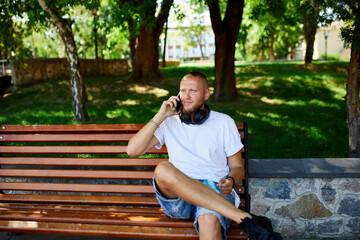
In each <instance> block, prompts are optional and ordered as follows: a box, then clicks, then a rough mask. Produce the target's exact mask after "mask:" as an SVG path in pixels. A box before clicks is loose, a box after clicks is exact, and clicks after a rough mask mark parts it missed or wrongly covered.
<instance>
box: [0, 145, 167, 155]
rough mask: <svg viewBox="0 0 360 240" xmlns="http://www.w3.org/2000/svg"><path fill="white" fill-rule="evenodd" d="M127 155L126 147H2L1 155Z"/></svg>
mask: <svg viewBox="0 0 360 240" xmlns="http://www.w3.org/2000/svg"><path fill="white" fill-rule="evenodd" d="M2 153H16V154H42V153H43V154H125V153H126V146H1V147H0V154H2ZM148 153H150V154H167V149H166V147H165V146H163V147H162V148H161V149H156V148H153V149H151V150H150V151H149V152H148Z"/></svg>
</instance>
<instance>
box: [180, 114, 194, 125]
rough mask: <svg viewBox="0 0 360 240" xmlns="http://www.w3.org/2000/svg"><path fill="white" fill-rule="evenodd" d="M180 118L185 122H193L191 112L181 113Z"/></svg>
mask: <svg viewBox="0 0 360 240" xmlns="http://www.w3.org/2000/svg"><path fill="white" fill-rule="evenodd" d="M179 117H180V120H181V121H182V122H183V123H185V124H191V117H190V115H189V114H184V113H182V112H180V113H179Z"/></svg>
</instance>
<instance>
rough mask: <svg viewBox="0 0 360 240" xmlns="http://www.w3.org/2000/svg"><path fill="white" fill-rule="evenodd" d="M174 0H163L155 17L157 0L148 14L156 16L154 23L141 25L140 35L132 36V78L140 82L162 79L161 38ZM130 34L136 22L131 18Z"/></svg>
mask: <svg viewBox="0 0 360 240" xmlns="http://www.w3.org/2000/svg"><path fill="white" fill-rule="evenodd" d="M173 2H174V0H163V1H162V3H161V7H160V10H159V13H158V17H155V12H156V1H155V3H154V4H153V5H152V6H151V7H150V8H149V10H148V11H147V14H148V16H151V17H153V18H154V23H155V24H154V25H153V26H152V27H149V25H147V26H145V25H143V26H141V27H140V30H139V32H140V33H139V35H138V36H136V37H130V41H129V44H130V50H131V63H132V68H133V71H132V75H131V76H130V80H131V81H134V82H140V83H149V82H154V81H157V80H159V79H161V74H160V71H159V49H158V48H159V38H160V34H161V32H162V29H163V27H164V24H165V22H166V20H167V18H168V16H169V11H170V8H171V6H172V4H173ZM128 23H129V30H130V36H132V35H133V34H132V33H133V32H134V31H133V30H134V28H133V27H134V22H133V19H132V18H131V17H130V18H129V21H128Z"/></svg>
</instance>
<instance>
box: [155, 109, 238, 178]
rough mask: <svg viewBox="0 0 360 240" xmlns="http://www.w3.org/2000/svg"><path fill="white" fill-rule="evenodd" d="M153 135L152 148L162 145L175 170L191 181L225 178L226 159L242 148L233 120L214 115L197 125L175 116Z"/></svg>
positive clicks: (226, 172)
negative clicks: (191, 179) (153, 144)
mask: <svg viewBox="0 0 360 240" xmlns="http://www.w3.org/2000/svg"><path fill="white" fill-rule="evenodd" d="M154 135H155V137H156V138H157V139H158V141H159V144H158V145H156V148H161V146H162V145H164V144H165V145H166V147H167V150H168V153H169V161H170V162H171V163H172V164H173V165H174V166H175V167H176V168H177V169H179V170H180V171H181V172H183V173H184V174H186V175H187V176H189V177H191V178H194V179H201V180H203V179H208V180H212V181H214V182H219V180H220V179H221V178H223V177H225V176H227V175H228V174H229V171H230V170H229V166H228V163H227V157H229V156H232V155H234V154H235V153H237V152H238V151H240V150H241V149H242V148H243V144H242V143H241V138H240V134H239V132H238V129H237V127H236V125H235V122H234V120H233V119H232V118H231V117H229V116H228V115H226V114H223V113H219V112H215V111H210V116H209V118H208V119H207V120H206V121H205V122H204V123H203V124H201V125H195V124H185V123H182V122H181V120H180V118H179V116H177V115H175V116H172V117H169V118H167V119H165V121H164V122H162V123H161V124H160V127H159V128H158V129H157V130H156V131H155V133H154Z"/></svg>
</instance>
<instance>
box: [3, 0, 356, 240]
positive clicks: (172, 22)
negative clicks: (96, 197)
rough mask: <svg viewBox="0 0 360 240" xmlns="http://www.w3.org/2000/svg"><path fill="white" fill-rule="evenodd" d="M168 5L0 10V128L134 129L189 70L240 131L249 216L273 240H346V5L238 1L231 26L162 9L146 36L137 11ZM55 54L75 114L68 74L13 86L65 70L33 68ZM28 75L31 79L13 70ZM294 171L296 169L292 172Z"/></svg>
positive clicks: (350, 171) (352, 8)
mask: <svg viewBox="0 0 360 240" xmlns="http://www.w3.org/2000/svg"><path fill="white" fill-rule="evenodd" d="M170 2H171V3H172V1H170V0H164V1H151V0H143V1H120V0H119V1H117V0H114V1H110V0H104V1H80V0H79V1H75V0H74V1H72V0H71V1H57V2H56V3H54V2H50V1H43V0H38V1H25V2H24V1H5V2H2V3H0V4H2V5H1V6H2V8H1V10H2V12H0V13H1V15H0V16H1V18H0V19H1V21H2V22H1V24H0V31H1V38H0V40H1V42H0V43H1V45H0V46H1V49H0V54H1V57H0V58H1V59H4V60H5V61H6V65H7V66H5V63H4V69H5V70H4V72H6V73H9V74H12V85H11V86H10V87H9V88H7V89H6V90H5V92H4V94H3V95H2V97H1V99H0V124H26V125H27V124H82V123H85V124H88V123H90V124H110V123H147V122H148V121H149V120H150V119H151V118H152V117H153V116H154V114H156V112H157V111H158V109H159V107H160V105H161V103H162V101H164V100H166V99H168V98H169V97H170V96H172V95H176V94H177V93H178V90H179V82H180V80H181V78H182V76H183V75H185V74H186V73H188V72H190V71H201V72H203V73H204V74H205V75H206V76H207V77H208V79H209V83H210V86H211V91H212V93H213V96H214V97H213V98H212V99H211V100H210V102H209V105H210V107H211V109H213V110H215V111H220V112H224V113H226V114H228V115H230V116H231V117H232V118H233V119H234V120H235V121H236V122H240V121H246V122H247V123H248V126H249V159H250V164H253V165H252V166H255V165H256V164H257V167H256V166H255V167H253V168H251V169H250V184H249V186H250V194H251V197H252V208H251V210H252V212H253V213H255V214H259V215H266V216H268V217H269V218H270V219H271V221H272V223H273V225H274V228H275V229H276V230H277V231H279V232H281V233H282V234H283V236H285V237H286V238H287V239H294V238H295V239H312V238H338V239H356V238H359V232H360V218H359V217H360V212H359V210H358V209H360V208H357V207H356V206H360V200H359V194H360V187H359V186H360V182H359V178H358V177H359V174H358V173H359V172H358V171H357V170H358V167H352V166H360V165H359V164H358V162H359V161H358V160H359V159H354V158H351V159H350V158H347V157H349V139H351V138H349V126H348V125H347V120H348V118H347V117H348V115H349V113H350V114H351V111H349V110H348V109H347V102H346V100H347V99H350V96H349V95H348V91H347V90H348V89H350V90H355V97H351V98H353V99H355V103H357V104H355V111H356V109H358V102H356V100H358V99H359V93H358V89H357V88H356V86H354V85H351V83H352V82H356V81H357V79H358V72H359V68H358V65H356V64H355V65H352V63H353V64H354V63H356V62H357V63H359V60H358V59H359V50H358V48H359V45H358V42H359V39H358V38H351V36H353V35H352V31H355V30H357V29H359V28H358V27H356V26H358V25H359V17H358V16H357V15H358V14H359V12H360V11H359V4H358V3H357V1H355V0H354V1H352V0H351V1H350V0H349V1H332V0H324V1H310V0H289V1H271V0H256V1H245V3H244V8H243V12H241V14H239V13H240V12H238V14H234V15H232V16H230V15H228V14H227V13H228V12H231V9H228V11H225V9H226V4H230V3H231V4H235V3H236V4H239V2H242V1H232V0H229V1H205V2H203V1H175V2H174V4H172V6H171V14H170V16H169V17H168V18H167V20H166V21H165V20H164V19H163V21H162V26H161V27H160V28H158V25H157V24H155V22H156V20H158V19H160V18H158V17H159V16H161V14H160V15H159V16H158V17H153V16H150V15H149V12H151V13H153V15H154V16H155V12H160V10H161V9H162V8H160V3H170ZM45 3H47V4H49V6H50V8H48V9H47V11H44V10H42V9H41V8H40V6H39V4H42V6H41V7H42V8H44V6H45V9H46V5H44V4H45ZM139 3H141V4H139ZM212 3H215V5H218V6H219V8H220V10H221V11H219V12H217V13H218V14H219V15H217V17H218V18H221V19H224V20H223V21H221V22H217V24H214V23H213V21H212V20H211V17H210V22H211V23H210V22H209V8H208V7H209V6H210V12H211V9H212V10H213V11H214V5H212ZM49 6H48V7H49ZM154 6H155V7H156V8H154ZM148 7H150V9H151V11H148V10H147V9H148ZM215 10H216V8H215ZM237 10H239V9H237ZM215 12H216V11H215ZM48 13H52V14H53V15H54V16H56V13H58V15H57V16H58V17H59V18H58V20H61V21H60V22H62V23H63V26H60V27H59V26H57V27H55V25H53V23H55V22H56V21H55V22H54V21H51V19H50V17H49V16H50V15H49V14H48ZM356 14H357V15H356ZM211 15H213V14H210V16H211ZM239 18H240V19H239ZM229 19H230V20H229ZM354 19H355V20H354ZM225 20H228V22H226V21H225ZM239 20H240V22H239ZM235 22H237V23H238V24H239V29H240V30H239V31H238V32H236V31H230V33H234V32H236V35H237V36H236V38H231V37H226V38H225V41H223V44H219V43H218V42H216V41H215V39H216V38H217V37H219V36H218V35H219V34H218V33H219V31H215V29H214V27H215V28H217V29H219V28H222V27H224V26H225V27H224V28H225V29H226V28H230V29H232V27H233V26H234V25H236V24H234V23H235ZM135 23H139V24H140V25H136V24H135ZM226 23H228V25H226ZM240 23H241V25H240ZM55 24H56V23H55ZM135 25H136V26H137V27H135V28H131V27H134V26H135ZM219 26H222V27H219ZM69 27H70V28H69ZM151 29H159V31H158V32H156V34H155V35H156V36H157V38H154V39H152V41H148V42H146V41H143V40H144V39H147V38H146V37H144V38H141V37H139V36H142V35H141V34H142V33H144V32H147V31H148V32H149V31H150V30H151ZM314 29H315V30H314ZM212 30H214V31H212ZM235 30H236V28H235ZM64 31H65V32H66V33H67V34H68V35H67V36H65V37H64V36H63V34H64ZM150 32H151V31H150ZM220 32H221V31H220ZM237 33H238V34H237ZM355 33H357V32H356V31H355ZM230 35H231V34H230ZM69 36H70V37H69ZM71 36H73V40H74V41H73V44H70V43H69V42H71V41H69V39H70V40H71ZM355 36H358V35H356V34H355ZM64 39H65V40H66V39H67V41H64ZM136 42H137V43H138V46H140V45H141V46H142V48H140V50H139V51H136V50H134V49H133V48H132V47H135V46H136V44H135V43H136ZM144 42H145V44H143V43H144ZM154 43H155V44H154ZM228 46H229V47H233V48H232V50H234V53H233V56H231V54H230V55H227V54H220V55H223V56H222V57H223V58H222V59H221V58H218V57H219V56H217V52H219V51H220V50H223V47H228ZM74 49H75V50H76V51H74ZM154 49H155V51H154ZM71 50H72V51H71ZM230 52H231V51H230ZM150 53H152V55H151V54H150ZM149 54H150V55H149ZM356 54H357V55H356ZM69 56H70V57H69ZM154 56H155V57H154ZM224 56H227V57H226V58H228V59H230V60H229V61H228V62H226V61H225V60H226V58H225V60H224ZM350 56H351V58H350ZM353 56H355V57H356V56H357V60H356V58H355V57H354V58H353ZM65 57H67V61H68V62H69V65H70V72H73V71H78V72H77V73H79V74H75V75H80V76H81V78H80V79H78V80H79V82H80V83H81V82H82V84H83V86H84V89H86V91H85V92H86V94H85V95H86V98H84V99H86V101H84V104H83V106H86V111H84V113H85V114H86V115H87V116H86V117H85V118H82V117H78V115H77V113H75V111H74V108H73V107H74V105H75V104H74V102H75V101H74V97H73V96H72V94H71V92H72V91H74V89H75V87H74V81H73V78H74V77H72V76H68V77H62V78H55V77H44V78H42V79H41V78H40V80H39V81H33V82H32V83H31V84H30V83H29V84H17V83H19V82H16V78H18V76H24V78H26V79H30V80H31V81H32V80H34V79H35V78H36V76H49V75H46V74H45V73H49V72H50V73H52V74H53V71H52V70H54V69H57V70H59V69H60V70H61V71H62V72H67V71H66V70H62V68H61V67H60V64H59V65H57V66H56V65H55V67H53V68H52V69H51V68H50V70H49V69H46V68H43V66H45V64H46V63H50V62H56V61H59V62H61V61H62V62H64V61H65V59H64V58H65ZM220 57H221V56H220ZM90 59H92V60H90ZM124 59H125V62H124V61H123V60H124ZM141 59H145V61H144V62H142V63H143V64H144V65H146V64H148V63H149V62H150V63H151V64H150V68H148V69H147V70H149V69H150V70H151V71H150V72H151V74H148V75H147V76H146V71H144V69H141V68H140V69H139V66H140V65H141V64H138V63H139V61H140V62H141ZM219 59H220V60H219ZM354 59H355V60H354ZM5 61H4V62H5ZM85 61H87V62H92V64H90V66H92V67H90V70H91V71H88V69H86V67H84V65H83V71H84V72H92V73H93V75H92V76H91V75H86V74H85V73H84V75H83V76H82V74H83V72H81V71H80V70H79V69H77V64H73V63H75V62H80V63H81V62H85ZM110 61H122V62H124V66H125V68H126V69H127V70H126V73H124V74H123V75H122V76H106V77H105V76H96V77H95V75H96V74H97V73H98V72H99V71H100V65H101V64H102V63H104V62H110ZM39 63H40V65H36V64H39ZM94 63H95V67H94ZM100 63H101V64H100ZM164 63H165V65H163V64H164ZM224 63H225V64H224ZM8 64H9V65H8ZM96 64H97V65H96ZM232 64H233V68H230V71H228V72H227V73H229V72H231V73H232V74H233V76H232V75H231V74H230V75H228V76H230V77H228V78H226V77H224V76H226V74H223V75H222V76H221V74H220V77H219V74H218V68H219V65H221V66H222V67H223V68H226V67H227V66H229V65H232ZM352 66H355V71H353V72H355V74H353V75H351V73H352V72H351V71H350V70H351V69H354V67H352ZM31 69H35V70H37V71H34V72H33V73H31V72H28V71H27V70H31ZM43 69H45V70H43ZM74 69H75V70H74ZM16 72H18V73H19V75H16ZM224 72H226V71H224ZM20 73H23V74H22V75H21V74H20ZM138 73H141V74H138ZM15 75H16V76H15ZM73 75H74V74H73ZM353 76H356V77H355V78H353ZM19 79H20V78H18V79H17V80H19ZM69 79H70V81H69ZM232 79H233V80H234V82H233V83H231V84H230V85H232V84H233V85H232V86H230V87H229V88H228V90H229V91H228V92H227V91H226V88H225V94H224V93H223V95H222V96H220V97H218V95H217V93H218V92H221V91H222V90H224V89H220V90H219V85H217V83H218V82H219V81H220V82H224V83H225V84H223V85H226V86H229V84H228V81H229V80H232ZM354 79H355V80H356V81H354ZM31 81H30V82H31ZM349 84H350V85H349ZM220 85H221V84H220ZM347 85H348V86H349V88H347ZM76 91H78V92H81V89H76ZM356 91H357V95H356ZM227 93H228V94H227ZM81 100H83V99H81ZM80 115H81V114H80ZM80 115H79V116H80ZM354 122H355V123H356V121H354ZM353 139H356V138H353ZM358 149H359V148H358ZM355 155H356V153H355ZM85 157H86V156H85ZM299 159H300V160H299ZM293 163H300V165H297V164H293ZM306 164H308V165H307V166H311V167H312V168H311V169H310V172H304V171H303V172H301V171H302V170H304V169H305V166H306ZM356 164H358V165H356ZM265 165H266V166H265ZM264 166H265V167H264ZM314 169H315V170H314ZM282 170H286V171H285V172H282ZM305 170H308V169H305ZM335 170H336V171H335ZM257 171H258V172H257ZM266 171H267V172H266ZM264 172H266V173H267V175H266V176H265V175H264ZM301 174H303V175H301ZM306 174H309V175H306ZM310 175H311V176H310ZM254 176H255V177H254ZM305 210H306V211H305ZM319 210H324V211H319ZM324 212H325V213H326V214H324ZM304 213H305V215H304Z"/></svg>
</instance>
